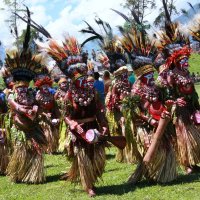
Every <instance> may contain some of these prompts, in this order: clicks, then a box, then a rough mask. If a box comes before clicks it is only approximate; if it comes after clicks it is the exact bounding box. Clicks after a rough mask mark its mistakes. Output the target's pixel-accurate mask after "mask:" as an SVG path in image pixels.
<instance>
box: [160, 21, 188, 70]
mask: <svg viewBox="0 0 200 200" xmlns="http://www.w3.org/2000/svg"><path fill="white" fill-rule="evenodd" d="M157 35H158V37H159V39H158V38H157V36H156V38H157V40H156V46H157V47H158V49H159V50H160V52H162V56H163V59H164V60H165V65H166V66H167V68H169V67H170V66H171V65H172V64H175V65H176V63H177V62H178V61H179V60H180V59H181V58H183V57H189V56H190V54H191V49H190V47H189V45H190V41H189V37H188V36H186V35H185V34H184V33H183V32H181V30H180V28H179V24H178V23H172V22H170V23H166V26H165V30H164V31H161V32H159V33H157Z"/></svg>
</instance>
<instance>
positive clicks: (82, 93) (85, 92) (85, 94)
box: [71, 86, 94, 106]
mask: <svg viewBox="0 0 200 200" xmlns="http://www.w3.org/2000/svg"><path fill="white" fill-rule="evenodd" d="M71 93H72V98H73V100H74V101H75V102H76V103H78V104H79V105H80V106H88V105H89V104H90V103H91V101H92V100H93V99H94V90H93V89H88V88H87V89H78V88H76V87H75V86H72V88H71Z"/></svg>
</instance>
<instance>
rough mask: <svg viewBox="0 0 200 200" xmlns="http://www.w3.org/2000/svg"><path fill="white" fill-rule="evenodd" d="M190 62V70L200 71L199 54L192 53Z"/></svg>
mask: <svg viewBox="0 0 200 200" xmlns="http://www.w3.org/2000/svg"><path fill="white" fill-rule="evenodd" d="M189 64H190V68H189V69H190V72H191V73H192V72H194V73H196V72H199V73H200V55H199V54H192V55H191V57H190V59H189Z"/></svg>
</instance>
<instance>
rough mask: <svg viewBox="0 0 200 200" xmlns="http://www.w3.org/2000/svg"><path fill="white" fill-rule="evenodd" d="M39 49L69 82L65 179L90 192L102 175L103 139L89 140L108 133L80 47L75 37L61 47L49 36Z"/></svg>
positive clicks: (67, 39)
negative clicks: (67, 157) (71, 158)
mask: <svg viewBox="0 0 200 200" xmlns="http://www.w3.org/2000/svg"><path fill="white" fill-rule="evenodd" d="M52 46H53V47H54V48H53V49H51V47H52ZM55 47H56V48H55ZM43 50H44V51H46V52H47V53H48V54H49V55H50V56H52V57H53V58H54V59H55V60H56V62H57V63H58V64H59V66H60V68H61V70H62V71H63V72H64V73H66V74H67V75H69V76H70V77H71V79H72V85H71V87H70V89H69V91H68V93H67V95H66V97H65V101H66V106H67V110H66V117H65V122H66V124H67V125H68V126H69V134H68V135H69V136H70V137H69V139H70V140H69V141H68V148H69V147H70V148H69V149H70V151H68V156H70V157H73V161H72V166H71V168H70V170H69V172H68V173H67V179H68V180H70V181H72V182H78V181H80V182H81V184H82V186H83V188H84V189H85V190H86V191H87V193H88V194H89V196H94V195H95V187H94V184H95V182H96V181H97V179H98V178H100V177H101V176H102V173H103V171H104V168H105V160H106V157H105V143H104V142H96V143H92V142H95V141H96V140H97V137H98V136H97V135H99V134H109V129H108V124H107V121H106V119H105V116H104V112H103V107H102V105H101V103H100V101H99V99H98V97H97V95H96V93H95V90H94V88H91V87H89V86H88V82H87V76H86V74H87V66H86V64H85V63H83V61H82V56H81V53H80V51H81V50H80V47H79V45H78V43H77V40H76V39H75V38H73V37H67V38H66V40H65V43H64V46H63V47H62V46H59V45H58V44H57V43H56V41H54V40H50V42H49V47H48V48H43ZM88 131H89V132H88ZM86 132H87V133H90V134H91V135H93V136H94V137H93V138H91V137H87V134H86V136H85V133H86ZM90 134H88V135H90ZM91 135H90V136H91ZM88 141H90V143H88Z"/></svg>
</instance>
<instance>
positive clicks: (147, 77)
mask: <svg viewBox="0 0 200 200" xmlns="http://www.w3.org/2000/svg"><path fill="white" fill-rule="evenodd" d="M142 82H143V83H144V84H146V85H153V84H154V77H153V72H152V73H149V74H145V75H143V77H142Z"/></svg>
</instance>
